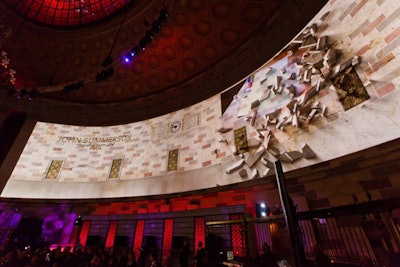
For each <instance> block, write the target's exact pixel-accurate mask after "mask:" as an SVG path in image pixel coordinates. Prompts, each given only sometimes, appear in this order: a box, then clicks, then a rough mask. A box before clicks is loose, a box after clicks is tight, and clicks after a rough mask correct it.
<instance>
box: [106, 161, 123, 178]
mask: <svg viewBox="0 0 400 267" xmlns="http://www.w3.org/2000/svg"><path fill="white" fill-rule="evenodd" d="M121 166H122V159H114V160H113V162H112V165H111V170H110V176H109V178H110V179H114V178H118V177H119V172H120V170H121Z"/></svg>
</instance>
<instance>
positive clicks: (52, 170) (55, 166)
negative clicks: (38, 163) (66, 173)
mask: <svg viewBox="0 0 400 267" xmlns="http://www.w3.org/2000/svg"><path fill="white" fill-rule="evenodd" d="M63 162H64V161H63V160H52V161H51V164H50V166H49V169H48V170H47V173H46V177H45V179H49V180H55V179H57V178H58V175H59V174H60V171H61V167H62V164H63Z"/></svg>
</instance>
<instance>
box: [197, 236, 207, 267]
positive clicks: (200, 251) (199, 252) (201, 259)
mask: <svg viewBox="0 0 400 267" xmlns="http://www.w3.org/2000/svg"><path fill="white" fill-rule="evenodd" d="M197 245H198V247H197V251H196V255H195V261H196V267H203V266H204V256H205V249H204V248H203V242H201V241H199V242H198V243H197Z"/></svg>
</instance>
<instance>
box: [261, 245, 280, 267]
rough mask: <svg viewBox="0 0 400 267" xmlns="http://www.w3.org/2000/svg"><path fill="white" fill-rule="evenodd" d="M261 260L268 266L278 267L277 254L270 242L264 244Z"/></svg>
mask: <svg viewBox="0 0 400 267" xmlns="http://www.w3.org/2000/svg"><path fill="white" fill-rule="evenodd" d="M261 261H262V264H263V266H267V267H277V266H278V264H277V258H276V256H275V254H273V253H272V251H271V247H270V246H269V245H268V243H266V242H265V243H264V244H263V254H262V256H261Z"/></svg>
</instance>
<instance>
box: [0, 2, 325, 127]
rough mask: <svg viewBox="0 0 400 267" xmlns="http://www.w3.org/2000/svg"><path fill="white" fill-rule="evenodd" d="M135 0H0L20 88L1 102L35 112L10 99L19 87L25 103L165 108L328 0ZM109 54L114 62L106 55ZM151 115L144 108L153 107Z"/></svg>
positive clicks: (270, 50) (219, 84) (205, 88)
mask: <svg viewBox="0 0 400 267" xmlns="http://www.w3.org/2000/svg"><path fill="white" fill-rule="evenodd" d="M133 2H134V3H133ZM133 2H132V1H123V0H107V1H98V0H97V1H96V0H79V1H56V0H41V1H31V0H19V1H11V0H7V1H5V2H4V3H3V5H2V4H0V8H1V10H0V11H1V13H2V14H4V15H2V17H1V19H2V20H3V22H2V23H3V24H4V25H3V28H9V29H10V32H11V34H10V35H9V36H8V37H7V40H5V42H3V46H2V47H1V50H5V51H7V52H8V57H9V59H10V64H9V67H11V68H13V69H15V70H16V72H17V73H16V78H17V81H16V84H15V88H16V91H17V92H16V94H14V95H13V94H11V93H9V92H8V94H7V99H5V100H4V99H3V100H2V101H3V103H5V104H6V105H9V106H15V105H20V106H23V107H24V108H25V106H26V105H28V106H29V107H30V108H31V110H33V111H35V112H37V110H38V108H37V107H36V106H35V105H36V104H34V103H33V104H32V103H28V104H26V103H25V104H20V103H19V102H20V101H21V99H20V100H15V99H10V98H13V96H18V95H21V92H22V93H23V96H24V95H29V93H30V94H31V95H32V96H34V97H35V99H34V100H33V101H31V102H35V101H36V102H37V101H41V104H40V106H43V101H44V102H45V103H46V105H47V106H53V107H55V106H57V109H59V107H60V106H65V105H66V104H67V105H75V104H78V105H81V104H84V105H85V107H86V108H87V107H88V106H93V105H96V106H98V105H103V107H104V105H108V106H109V105H110V104H112V105H114V106H113V107H115V105H123V106H124V108H125V109H126V108H127V107H129V106H130V104H131V103H135V104H134V105H135V106H136V109H140V110H144V109H145V107H142V106H143V105H146V107H149V108H150V109H156V108H157V110H158V109H164V110H165V111H166V112H170V111H172V110H173V109H177V108H182V107H184V106H185V105H189V104H193V103H194V102H196V101H197V102H198V101H201V100H203V99H206V98H207V97H209V96H211V95H214V94H216V93H219V92H221V91H222V90H224V89H225V88H227V87H229V86H231V85H233V84H235V82H238V81H240V80H241V79H244V78H245V77H246V75H248V74H250V73H251V72H252V71H254V70H255V69H256V68H257V67H259V66H260V65H261V64H262V63H263V62H265V61H266V60H267V59H268V58H269V57H271V56H272V55H274V54H275V53H276V52H277V51H279V49H280V48H282V47H283V45H284V44H286V43H287V42H288V41H289V40H290V39H291V38H293V36H294V34H296V33H297V32H298V31H299V30H300V29H301V28H302V27H304V25H305V24H306V23H307V22H308V20H309V19H310V18H312V17H313V15H314V14H315V13H316V12H317V11H318V10H319V8H320V7H321V6H322V5H323V4H324V3H323V2H324V1H316V0H315V1H311V2H313V3H311V2H310V3H311V4H307V5H310V6H307V5H306V4H304V3H302V2H301V1H300V2H299V1H297V2H296V1H294V2H290V3H289V2H288V1H283V0H245V1H233V0H222V1H205V0H190V1H187V0H155V1H145V0H137V1H133ZM315 3H318V4H315ZM83 4H84V8H83ZM104 4H107V6H108V7H110V8H109V9H108V8H107V9H106V8H104V6H101V5H104ZM76 5H78V6H80V7H79V8H77V7H76ZM290 6H294V7H295V8H294V9H293V10H291V9H288V7H290ZM100 7H102V8H100ZM111 7H112V8H111ZM299 7H300V8H303V10H299ZM115 12H116V13H117V15H112V14H114V13H115ZM92 13H93V14H94V15H92ZM21 14H22V15H23V16H21ZM84 14H85V16H83V15H84ZM104 18H107V20H105V19H104ZM86 22H87V23H88V24H86ZM94 22H96V24H95V25H94ZM78 25H81V26H79V27H77V26H78ZM54 26H57V27H54ZM58 26H66V27H61V28H60V27H58ZM68 26H71V27H68ZM281 27H282V28H281ZM282 36H283V38H282ZM0 45H1V44H0ZM142 46H144V47H142ZM137 47H140V48H141V49H140V50H136V54H135V56H133V57H132V58H131V60H130V61H129V62H125V61H124V57H125V56H126V55H129V53H130V52H133V51H135V49H137ZM108 57H109V58H111V59H112V63H111V64H110V62H107V61H105V59H107V58H108ZM3 97H4V96H3ZM14 98H15V97H14ZM160 99H163V101H161V100H160ZM0 100H1V99H0ZM18 101H19V102H18ZM141 101H142V103H141ZM168 101H169V102H171V103H169V104H168ZM17 102H18V103H17ZM10 103H11V104H10ZM138 103H139V104H138ZM143 103H145V104H143ZM160 103H163V104H164V103H165V107H160V105H159V104H160ZM91 104H93V105H91ZM114 110H115V108H114ZM151 113H152V111H150V112H146V114H145V116H146V115H149V116H154V115H157V113H159V112H155V111H154V112H153V113H154V114H151ZM142 115H143V114H142ZM141 117H143V116H141ZM132 119H133V120H134V119H136V118H129V120H132Z"/></svg>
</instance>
